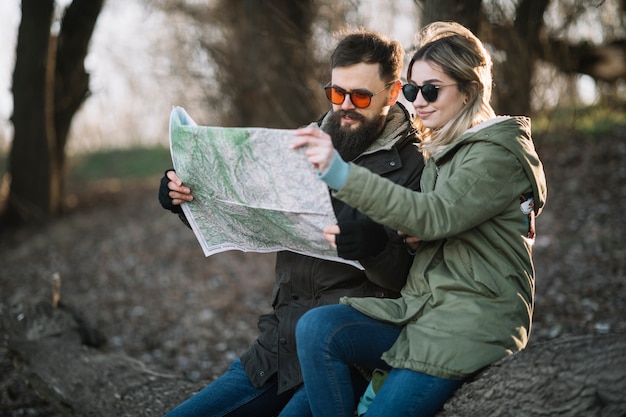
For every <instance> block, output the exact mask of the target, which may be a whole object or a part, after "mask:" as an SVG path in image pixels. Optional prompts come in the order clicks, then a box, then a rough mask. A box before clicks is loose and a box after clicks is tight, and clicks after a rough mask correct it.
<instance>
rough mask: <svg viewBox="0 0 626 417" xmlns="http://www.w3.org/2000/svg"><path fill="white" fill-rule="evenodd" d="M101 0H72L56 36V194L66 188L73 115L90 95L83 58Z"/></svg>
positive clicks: (100, 8)
mask: <svg viewBox="0 0 626 417" xmlns="http://www.w3.org/2000/svg"><path fill="white" fill-rule="evenodd" d="M103 5H104V0H74V1H73V2H72V4H70V5H69V7H68V8H67V10H66V12H65V15H64V16H63V20H62V22H61V31H60V33H59V36H58V42H57V49H56V60H55V64H56V65H55V67H54V68H55V79H54V81H55V83H54V103H53V110H54V128H55V135H54V139H55V143H54V148H53V149H54V158H55V160H56V161H55V162H56V168H57V173H56V176H57V177H58V178H57V181H58V184H59V186H58V188H59V193H60V195H61V196H62V195H63V194H64V190H65V186H64V185H65V181H64V180H65V145H66V144H67V138H68V135H69V131H70V125H71V123H72V119H73V118H74V115H75V114H76V112H77V111H78V109H79V108H80V106H81V105H82V104H83V102H84V101H85V99H86V98H87V97H88V95H89V74H87V72H86V71H85V65H84V62H85V57H86V56H87V52H88V49H89V43H90V40H91V36H92V34H93V31H94V28H95V25H96V21H97V19H98V16H99V14H100V11H101V10H102V6H103Z"/></svg>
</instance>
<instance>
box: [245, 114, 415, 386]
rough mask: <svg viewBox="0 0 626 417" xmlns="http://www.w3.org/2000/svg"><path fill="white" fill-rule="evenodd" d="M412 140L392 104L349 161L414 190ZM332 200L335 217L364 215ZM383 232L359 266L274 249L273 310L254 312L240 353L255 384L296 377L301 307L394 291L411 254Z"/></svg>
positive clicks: (294, 381) (290, 382)
mask: <svg viewBox="0 0 626 417" xmlns="http://www.w3.org/2000/svg"><path fill="white" fill-rule="evenodd" d="M325 120H327V119H326V118H325V117H323V118H322V119H320V121H319V122H318V124H319V125H320V126H321V128H322V129H324V126H325V124H324V121H325ZM416 142H417V136H416V131H415V129H414V128H413V125H412V123H411V118H410V115H409V113H408V112H407V111H406V109H405V108H404V107H402V105H400V104H396V105H394V106H393V107H392V108H391V110H390V112H389V115H388V116H387V123H386V125H385V128H384V130H383V133H382V134H381V136H380V138H379V139H377V140H376V141H375V142H374V144H372V146H370V147H369V148H368V149H367V150H366V151H365V152H364V153H363V154H361V155H360V156H359V157H358V158H356V159H355V160H354V161H353V162H355V163H357V164H358V165H361V166H363V167H366V168H368V169H370V170H371V171H373V172H375V173H377V174H379V175H381V176H383V177H386V178H388V179H390V180H391V181H393V182H395V183H398V184H402V185H404V186H406V187H408V188H411V189H414V190H419V184H420V178H421V175H422V170H423V168H424V160H423V158H422V155H421V153H420V152H419V151H418V149H417V146H416V145H415V144H416ZM332 202H333V208H334V211H335V214H336V217H337V220H338V222H339V223H341V222H342V221H345V220H358V219H366V216H365V215H363V214H362V213H360V212H359V211H357V210H355V209H353V208H352V207H350V206H348V205H346V204H344V203H342V202H340V201H338V200H335V199H333V200H332ZM388 236H389V241H388V243H387V247H386V249H385V250H384V251H383V252H382V253H380V254H379V255H376V256H373V257H371V258H368V259H363V260H359V261H360V262H361V264H362V266H363V267H364V268H365V271H362V270H359V269H357V268H355V267H353V266H351V265H348V264H343V263H339V262H333V261H329V260H323V259H319V258H313V257H310V256H306V255H301V254H297V253H294V252H288V251H283V252H279V253H278V254H277V258H276V284H275V286H274V290H273V296H272V298H273V299H272V307H273V311H272V312H270V313H268V314H265V315H262V316H261V317H259V321H258V327H259V331H260V334H259V337H258V338H257V340H256V341H255V342H254V343H253V344H252V346H251V347H250V348H249V349H248V350H247V351H246V352H245V353H244V354H243V355H242V356H241V361H242V363H243V366H244V368H245V370H246V373H247V374H248V377H249V378H250V381H251V382H252V384H253V385H254V386H255V387H260V386H261V385H263V384H264V383H265V382H266V381H267V380H268V379H269V378H270V377H272V376H273V375H276V374H277V375H278V393H279V394H280V393H282V392H284V391H285V390H288V389H291V388H294V387H296V386H297V385H299V384H301V383H302V373H301V370H300V363H299V362H298V358H297V355H296V344H295V328H296V323H297V321H298V319H299V318H300V317H301V316H302V315H303V314H304V313H305V312H306V311H308V310H310V309H311V308H313V307H316V306H320V305H324V304H336V303H338V301H339V298H340V297H342V296H355V297H363V296H375V297H394V298H396V297H398V296H399V291H400V289H401V288H402V286H403V285H404V283H405V281H406V276H407V273H408V271H409V268H410V265H411V263H412V256H411V255H410V254H409V253H408V251H407V248H406V247H405V245H404V243H403V241H402V239H400V238H399V237H398V236H397V234H396V232H395V231H392V230H388Z"/></svg>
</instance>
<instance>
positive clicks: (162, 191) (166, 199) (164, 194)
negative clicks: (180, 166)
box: [159, 168, 183, 214]
mask: <svg viewBox="0 0 626 417" xmlns="http://www.w3.org/2000/svg"><path fill="white" fill-rule="evenodd" d="M170 171H174V169H173V168H170V169H168V170H166V171H165V174H163V178H161V185H160V186H159V203H161V206H162V207H163V208H164V209H166V210H169V211H171V212H172V213H176V214H181V213H182V212H183V208H182V207H181V206H180V204H178V205H175V204H174V203H173V200H172V197H170V195H169V194H170V189H169V188H167V183H168V182H170V179H169V178H167V173H168V172H170Z"/></svg>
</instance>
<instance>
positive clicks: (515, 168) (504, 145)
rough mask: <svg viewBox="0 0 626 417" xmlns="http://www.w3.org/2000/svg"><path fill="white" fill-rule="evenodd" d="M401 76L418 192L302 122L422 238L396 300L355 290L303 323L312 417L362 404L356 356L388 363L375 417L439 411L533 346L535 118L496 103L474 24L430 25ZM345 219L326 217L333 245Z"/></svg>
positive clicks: (376, 210) (375, 210)
mask: <svg viewBox="0 0 626 417" xmlns="http://www.w3.org/2000/svg"><path fill="white" fill-rule="evenodd" d="M420 39H421V41H420V43H419V49H418V50H417V52H416V53H415V54H414V56H413V58H412V60H411V62H410V64H409V67H408V73H407V80H408V83H407V84H405V85H404V86H403V93H404V95H405V97H406V98H407V99H408V100H409V101H410V102H412V103H413V107H414V108H415V112H416V116H417V124H418V127H419V130H420V132H421V134H422V137H423V139H424V141H423V143H422V145H421V148H422V151H423V152H424V155H425V156H426V157H427V162H426V168H425V169H424V173H423V176H422V180H421V190H422V191H421V192H416V191H411V190H408V189H405V188H402V187H399V186H396V185H394V184H392V183H391V182H390V181H388V180H385V179H383V178H381V177H379V176H377V175H375V174H372V173H371V172H369V171H367V170H365V169H362V168H360V167H358V166H356V165H354V164H352V163H346V162H344V161H343V160H342V159H341V157H340V156H339V155H338V153H337V152H336V151H335V150H334V149H333V146H332V142H331V138H330V137H329V136H328V135H327V134H325V133H323V132H321V131H320V130H319V129H315V128H311V127H307V128H303V129H300V130H299V131H298V135H299V138H298V139H297V140H296V141H295V142H294V144H293V148H298V147H306V154H307V156H308V158H309V160H310V162H311V163H312V164H313V166H314V167H316V168H317V169H318V170H319V172H320V177H321V179H322V180H323V181H325V182H326V183H327V184H328V185H329V187H330V188H331V189H332V190H334V191H333V195H334V197H336V198H337V199H339V200H342V201H344V202H345V203H347V204H349V205H351V206H353V207H355V208H357V209H358V210H360V211H362V212H363V213H365V214H367V215H368V216H370V217H371V218H372V219H374V220H375V221H377V222H379V223H381V224H384V225H386V226H389V227H391V228H393V229H396V230H401V231H404V232H405V233H407V234H408V235H409V236H413V237H417V238H419V239H420V243H419V246H418V248H417V252H416V255H415V258H414V260H413V265H412V268H411V270H410V273H409V277H408V280H407V283H406V285H405V286H404V288H403V289H402V291H401V295H402V296H401V297H400V298H398V299H375V298H355V297H344V298H342V300H341V302H342V304H339V305H334V306H324V307H319V308H316V309H313V310H311V311H309V312H308V313H307V314H305V315H304V316H303V317H302V318H301V319H300V321H299V323H298V326H297V329H296V340H297V343H296V344H297V348H298V355H299V357H300V362H301V364H302V371H303V376H304V385H305V388H306V391H307V394H308V398H309V401H310V404H311V407H312V410H313V414H314V415H315V416H320V417H321V416H323V417H332V416H352V415H353V414H352V413H353V410H354V407H355V398H354V396H353V393H352V389H351V386H350V364H359V365H363V366H367V367H371V368H380V369H385V370H387V371H388V376H387V377H386V379H385V381H384V383H383V384H382V386H381V388H380V390H379V391H378V393H377V395H376V396H375V398H374V400H373V401H372V403H371V405H370V407H369V409H368V410H367V414H366V416H367V417H375V416H391V415H393V416H429V415H434V414H435V413H436V412H437V411H438V410H439V409H440V408H441V406H442V405H443V403H444V402H445V401H446V400H447V399H448V398H449V397H450V395H452V393H453V392H454V390H456V389H457V388H458V387H459V386H460V385H461V384H462V383H463V381H465V380H466V379H467V378H468V377H470V376H471V375H473V374H474V373H475V372H477V371H478V370H480V369H481V368H483V367H485V366H487V365H489V364H491V363H493V362H494V361H497V360H498V359H500V358H502V357H504V356H506V355H510V354H513V353H515V352H517V351H519V350H521V349H523V348H524V347H525V346H526V344H527V342H528V338H529V335H530V329H531V320H532V314H533V298H534V290H535V283H534V268H533V261H532V248H533V243H534V234H535V229H534V227H535V226H534V219H535V216H536V215H538V214H539V213H540V211H541V209H542V207H543V205H544V203H545V200H546V196H547V189H546V180H545V176H544V172H543V167H542V164H541V162H540V160H539V158H538V156H537V154H536V152H535V150H534V145H533V142H532V139H531V135H530V120H529V119H528V118H526V117H508V116H507V117H503V116H500V117H498V116H496V115H495V113H494V111H493V109H492V108H491V106H490V104H489V102H490V97H491V85H492V73H491V59H490V56H489V54H488V52H487V51H486V50H485V48H484V47H483V45H482V43H481V41H480V40H479V39H478V38H477V37H476V36H475V35H474V34H472V33H471V32H470V31H469V30H468V29H466V28H465V27H463V26H461V25H459V24H456V23H451V22H436V23H433V24H431V25H429V26H427V27H425V28H424V30H423V31H422V33H421V37H420ZM340 235H341V230H340V227H339V226H337V225H332V226H329V227H327V228H326V230H325V236H326V238H327V240H328V241H329V242H330V243H331V244H332V245H335V243H336V238H337V236H340Z"/></svg>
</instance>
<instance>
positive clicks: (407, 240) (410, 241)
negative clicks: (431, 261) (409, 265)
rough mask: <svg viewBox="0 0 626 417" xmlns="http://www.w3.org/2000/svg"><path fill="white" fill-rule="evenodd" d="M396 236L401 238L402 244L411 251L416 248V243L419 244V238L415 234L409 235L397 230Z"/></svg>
mask: <svg viewBox="0 0 626 417" xmlns="http://www.w3.org/2000/svg"><path fill="white" fill-rule="evenodd" d="M398 236H400V237H401V238H403V239H402V240H403V241H404V244H405V245H406V246H407V247H408V248H409V249H410V250H411V252H415V251H416V250H417V245H419V243H420V241H421V239H420V238H419V237H415V236H409V235H408V234H406V233H404V232H401V231H398Z"/></svg>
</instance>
